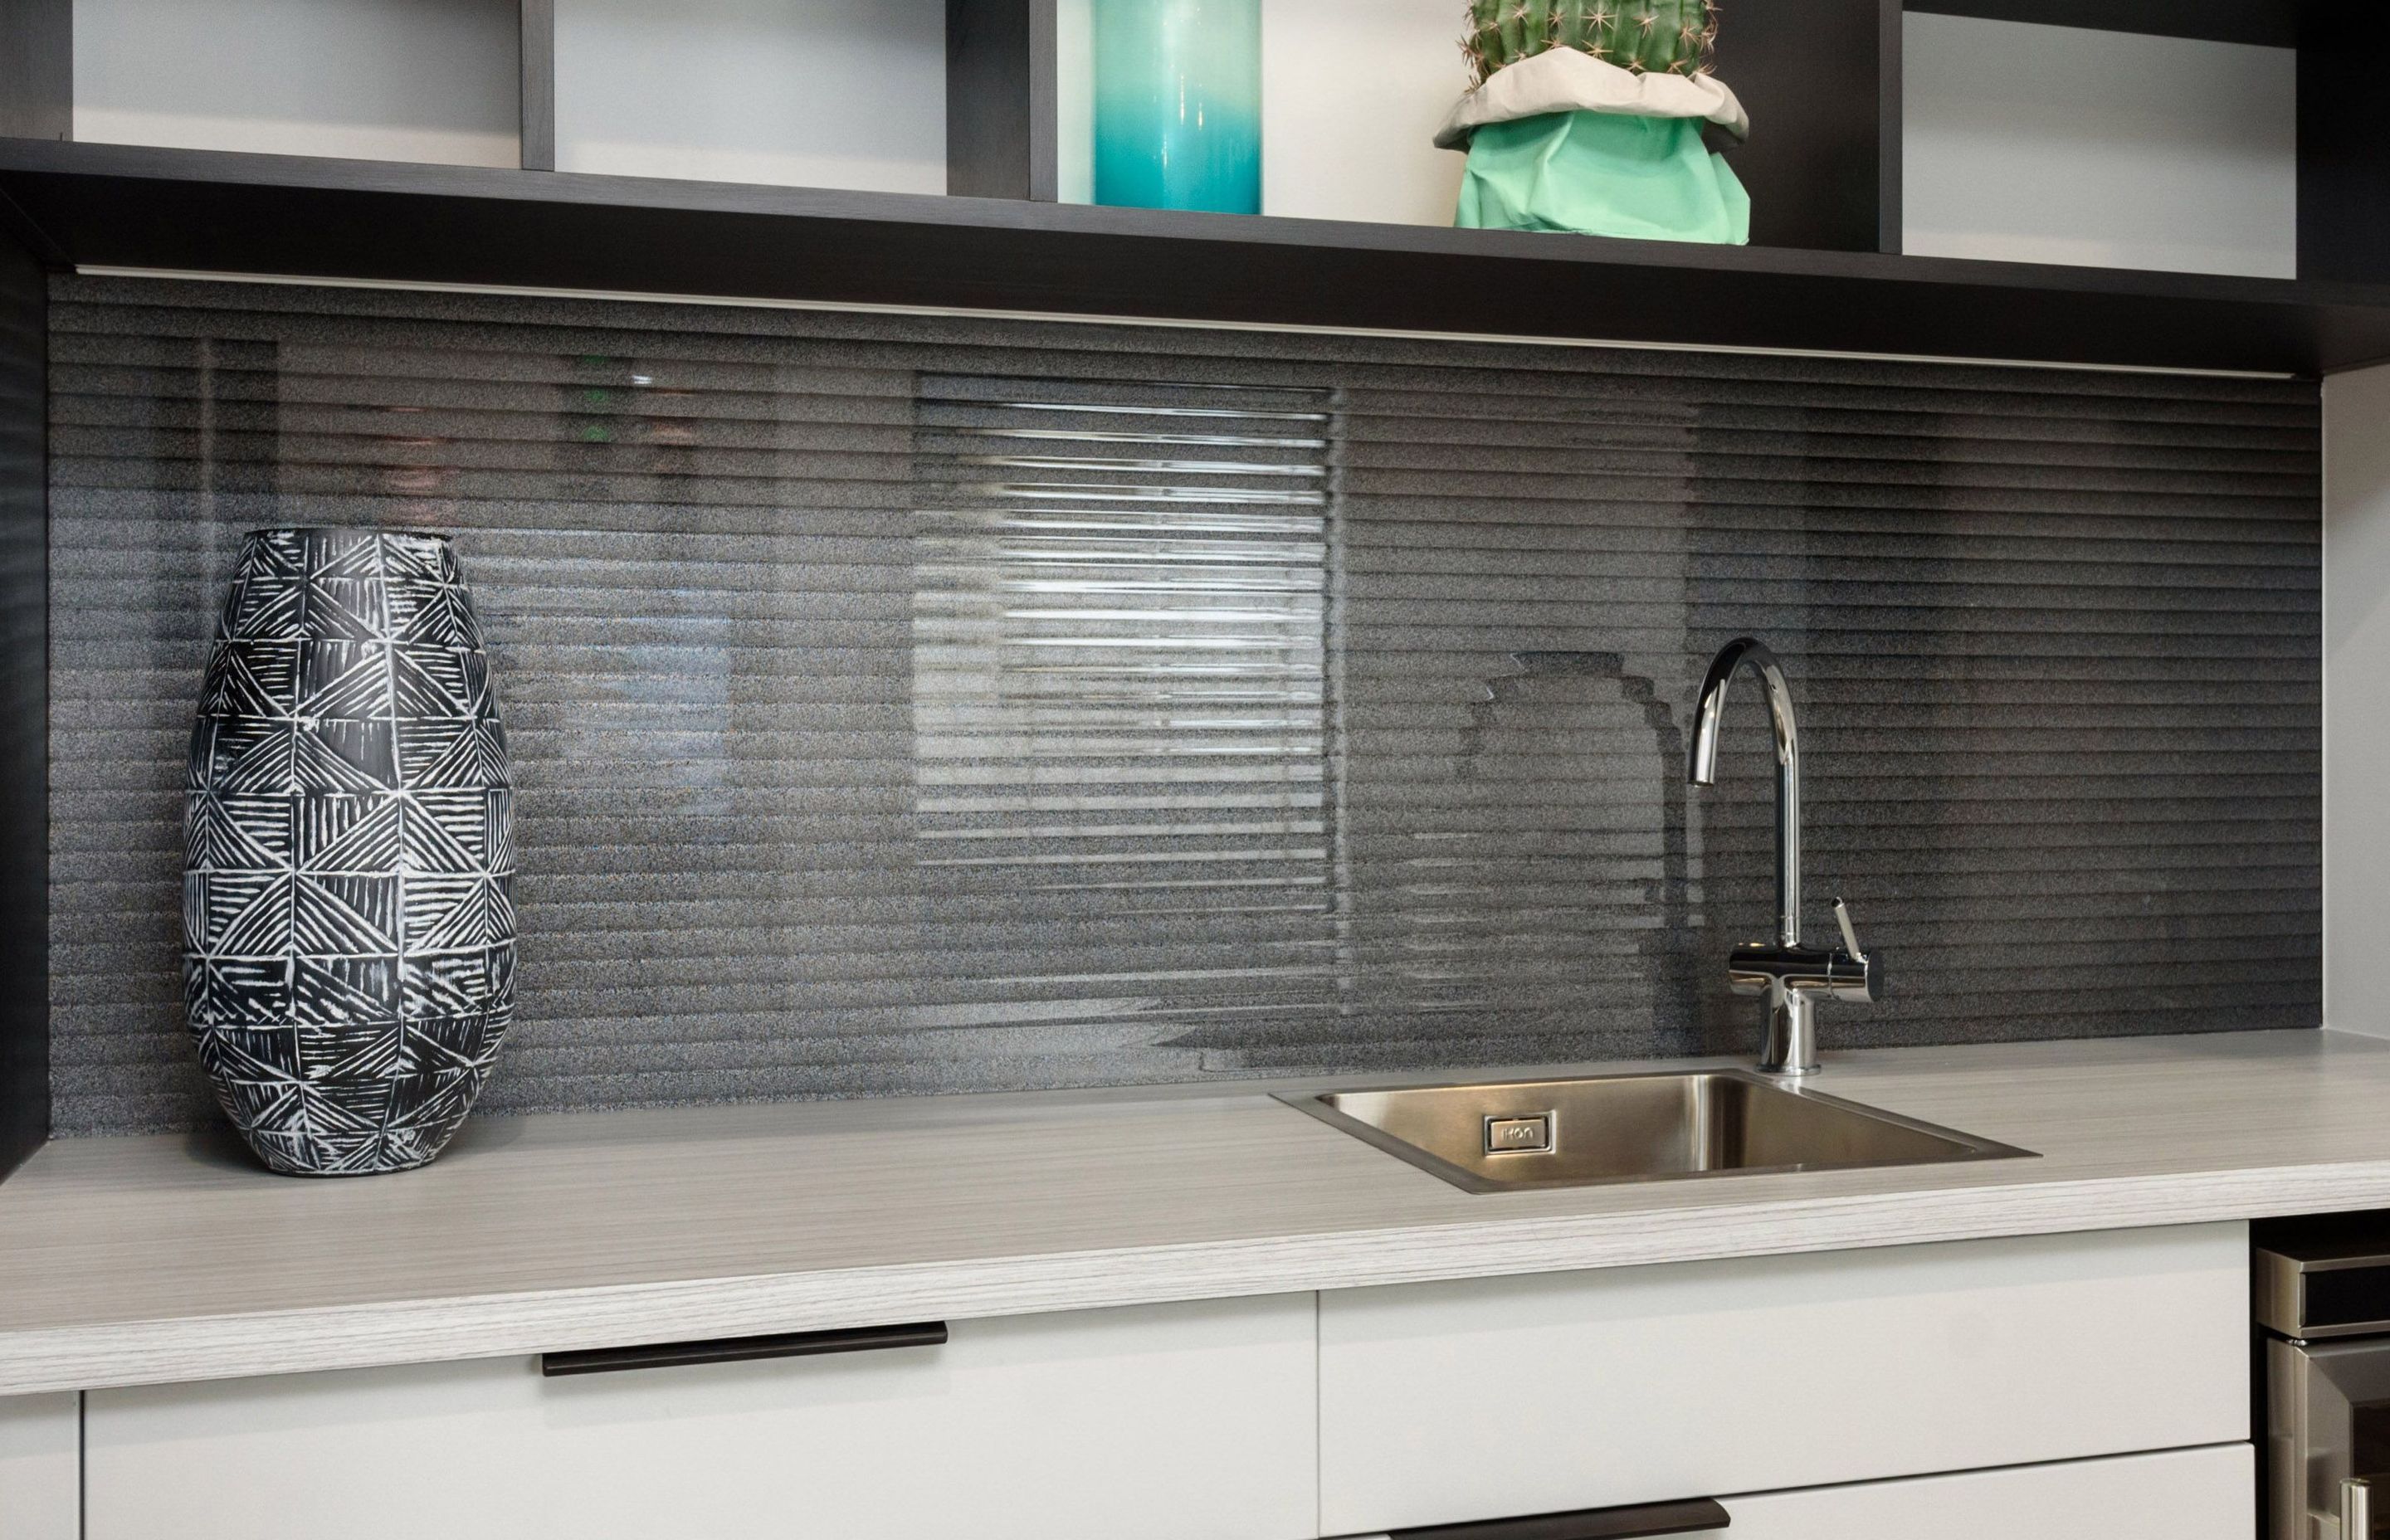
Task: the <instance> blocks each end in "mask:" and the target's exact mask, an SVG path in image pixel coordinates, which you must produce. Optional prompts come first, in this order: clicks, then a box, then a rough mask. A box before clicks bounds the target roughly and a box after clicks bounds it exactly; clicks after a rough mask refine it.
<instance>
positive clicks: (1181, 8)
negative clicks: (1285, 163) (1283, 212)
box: [1094, 0, 1262, 214]
mask: <svg viewBox="0 0 2390 1540" xmlns="http://www.w3.org/2000/svg"><path fill="white" fill-rule="evenodd" d="M1094 11H1095V18H1094V19H1095V56H1096V60H1095V62H1096V80H1095V85H1096V112H1095V132H1096V155H1095V160H1096V187H1095V193H1096V201H1097V202H1099V203H1109V204H1113V205H1115V206H1119V207H1124V208H1135V209H1201V210H1207V211H1209V212H1214V213H1226V214H1257V213H1259V212H1262V6H1261V0H1094Z"/></svg>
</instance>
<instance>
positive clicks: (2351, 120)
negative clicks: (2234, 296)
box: [2299, 0, 2390, 283]
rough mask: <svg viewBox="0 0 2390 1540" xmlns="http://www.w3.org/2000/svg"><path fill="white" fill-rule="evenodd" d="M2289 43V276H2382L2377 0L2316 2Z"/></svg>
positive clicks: (2388, 227) (2382, 20)
mask: <svg viewBox="0 0 2390 1540" xmlns="http://www.w3.org/2000/svg"><path fill="white" fill-rule="evenodd" d="M2307 26H2308V28H2309V32H2308V34H2307V36H2306V40H2305V43H2304V45H2302V46H2301V47H2300V49H2299V276H2300V277H2302V278H2321V279H2329V280H2338V281H2341V282H2347V283H2385V282H2390V135H2385V134H2384V132H2383V126H2382V111H2381V104H2382V82H2383V74H2384V71H2390V14H2385V7H2384V6H2383V5H2382V3H2381V0H2359V3H2357V4H2343V5H2319V6H2317V7H2316V9H2315V10H2314V11H2313V12H2312V13H2311V14H2310V15H2309V17H2308V19H2307Z"/></svg>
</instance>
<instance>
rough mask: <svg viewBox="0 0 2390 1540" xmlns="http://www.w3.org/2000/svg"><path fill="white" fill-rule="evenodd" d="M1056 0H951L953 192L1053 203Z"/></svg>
mask: <svg viewBox="0 0 2390 1540" xmlns="http://www.w3.org/2000/svg"><path fill="white" fill-rule="evenodd" d="M1054 6H1055V0H946V191H947V192H949V193H951V194H955V195H957V196H960V197H964V198H1012V199H1026V200H1029V201H1033V202H1038V203H1051V202H1053V201H1054V200H1055V199H1056V197H1057V196H1059V192H1060V160H1059V158H1058V154H1057V145H1056V143H1055V113H1056V87H1055V80H1056V62H1057V60H1056V51H1057V49H1058V47H1059V42H1058V39H1057V35H1056V24H1055V14H1054Z"/></svg>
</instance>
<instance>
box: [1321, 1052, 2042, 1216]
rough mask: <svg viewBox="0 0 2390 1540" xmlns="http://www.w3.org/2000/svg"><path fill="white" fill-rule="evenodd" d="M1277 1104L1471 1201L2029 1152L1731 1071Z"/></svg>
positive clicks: (1376, 1093) (1445, 1088) (1356, 1094)
mask: <svg viewBox="0 0 2390 1540" xmlns="http://www.w3.org/2000/svg"><path fill="white" fill-rule="evenodd" d="M1279 1100H1281V1101H1284V1102H1286V1103H1288V1104H1289V1105H1291V1106H1294V1107H1299V1108H1301V1109H1302V1110H1304V1111H1306V1112H1308V1113H1310V1114H1311V1115H1312V1116H1314V1117H1316V1118H1318V1119H1320V1120H1321V1121H1323V1122H1325V1123H1330V1124H1332V1125H1334V1126H1335V1127H1338V1128H1341V1129H1343V1130H1344V1131H1345V1132H1346V1133H1348V1134H1351V1135H1353V1136H1355V1137H1356V1138H1361V1139H1366V1140H1368V1142H1369V1143H1371V1144H1373V1145H1376V1146H1377V1147H1378V1148H1379V1149H1383V1150H1386V1151H1387V1152H1389V1153H1391V1154H1394V1155H1399V1156H1401V1157H1402V1158H1403V1159H1404V1160H1406V1161H1410V1162H1411V1164H1413V1165H1415V1166H1418V1167H1420V1169H1422V1170H1424V1171H1431V1172H1433V1173H1434V1174H1436V1175H1438V1176H1441V1177H1443V1178H1444V1179H1445V1180H1446V1181H1447V1182H1450V1183H1451V1184H1452V1185H1453V1186H1455V1187H1466V1188H1467V1189H1468V1190H1470V1191H1471V1192H1504V1191H1508V1190H1510V1189H1511V1188H1514V1187H1591V1186H1594V1185H1596V1184H1599V1183H1605V1182H1652V1181H1663V1180H1667V1179H1670V1178H1674V1177H1681V1176H1725V1175H1730V1174H1737V1173H1751V1172H1764V1171H1830V1170H1834V1169H1837V1168H1842V1167H1849V1166H1899V1165H1919V1164H1923V1163H1926V1162H1930V1161H1996V1160H2008V1159H2012V1158H2015V1157H2020V1156H2029V1155H2031V1154H2032V1153H2033V1152H2032V1151H2031V1150H2028V1149H2014V1148H2012V1147H2011V1146H2008V1145H2004V1144H1995V1143H1993V1142H1992V1141H1991V1140H1989V1139H1978V1138H1975V1137H1973V1136H1971V1135H1966V1134H1960V1133H1957V1132H1955V1131H1953V1130H1951V1129H1947V1128H1936V1127H1934V1125H1933V1124H1932V1123H1918V1122H1915V1121H1914V1120H1912V1119H1908V1118H1902V1117H1895V1116H1894V1115H1893V1114H1892V1113H1890V1112H1880V1111H1877V1110H1875V1109H1873V1108H1870V1107H1861V1106H1859V1105H1858V1104H1857V1103H1856V1102H1848V1101H1844V1100H1841V1099H1840V1098H1838V1097H1829V1096H1821V1095H1819V1094H1818V1092H1816V1091H1812V1090H1809V1089H1807V1088H1805V1087H1790V1086H1784V1085H1779V1084H1773V1083H1771V1082H1769V1081H1767V1080H1763V1079H1761V1078H1760V1077H1759V1076H1757V1075H1751V1074H1743V1073H1741V1072H1734V1071H1719V1072H1703V1073H1698V1074H1642V1075H1603V1076H1599V1077H1596V1078H1592V1079H1586V1080H1540V1081H1513V1082H1508V1083H1503V1084H1484V1085H1425V1086H1416V1087H1405V1088H1400V1089H1392V1090H1362V1091H1337V1092H1331V1093H1330V1094H1329V1095H1327V1096H1316V1097H1298V1096H1283V1097H1279Z"/></svg>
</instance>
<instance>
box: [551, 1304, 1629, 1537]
mask: <svg viewBox="0 0 2390 1540" xmlns="http://www.w3.org/2000/svg"><path fill="white" fill-rule="evenodd" d="M945 1340H946V1323H945V1322H944V1321H921V1322H919V1323H916V1324H915V1325H912V1326H860V1327H849V1328H842V1329H841V1330H837V1331H784V1332H781V1333H780V1334H779V1335H777V1336H775V1337H717V1338H715V1339H713V1341H706V1342H657V1343H654V1344H652V1345H650V1346H647V1347H615V1348H590V1349H587V1350H585V1351H584V1352H580V1353H543V1354H540V1355H539V1372H540V1373H542V1374H544V1375H546V1376H547V1377H548V1378H550V1379H554V1378H555V1377H557V1376H558V1375H561V1374H615V1373H619V1372H621V1371H622V1370H623V1369H662V1368H672V1367H675V1366H677V1365H684V1364H741V1363H745V1362H746V1361H748V1360H749V1359H751V1358H811V1357H815V1356H816V1355H818V1354H825V1353H871V1352H876V1351H878V1350H879V1349H881V1348H904V1347H936V1346H938V1345H939V1344H940V1343H942V1342H944V1341H945ZM1655 1533H1656V1532H1655Z"/></svg>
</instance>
